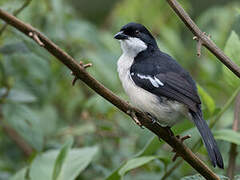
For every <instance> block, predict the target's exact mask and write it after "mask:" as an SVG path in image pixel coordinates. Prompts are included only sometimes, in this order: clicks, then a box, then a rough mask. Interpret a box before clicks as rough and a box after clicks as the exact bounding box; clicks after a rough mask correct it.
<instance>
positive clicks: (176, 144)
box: [0, 9, 219, 180]
mask: <svg viewBox="0 0 240 180" xmlns="http://www.w3.org/2000/svg"><path fill="white" fill-rule="evenodd" d="M0 18H1V19H2V20H4V21H5V22H6V23H8V24H10V25H12V26H13V27H15V28H16V29H18V30H19V31H21V32H22V33H24V34H26V35H27V36H28V34H29V32H34V33H36V34H37V36H38V38H39V39H40V41H41V42H42V43H43V44H44V47H43V48H45V49H46V50H47V51H48V52H49V53H51V54H52V55H53V56H55V57H56V58H57V60H59V61H61V62H62V63H63V64H65V65H66V66H67V67H68V68H69V69H70V70H71V71H72V72H73V73H74V75H76V76H77V77H78V78H79V79H81V80H82V81H83V82H84V83H86V84H87V85H88V86H89V87H90V88H92V89H93V90H94V91H95V92H96V93H98V94H99V95H101V96H102V97H103V98H105V99H106V100H108V101H109V102H111V103H112V104H113V105H115V106H116V107H117V108H118V109H120V110H121V111H123V112H124V113H126V114H127V112H129V110H132V111H135V112H136V116H137V117H138V120H139V121H140V122H141V124H142V125H144V126H145V127H146V128H148V129H149V130H150V131H152V132H153V133H154V134H156V135H157V136H158V137H159V138H161V139H163V140H164V141H166V142H167V143H168V144H169V145H170V146H171V147H172V148H173V149H175V150H176V152H177V153H178V154H179V155H180V156H181V157H182V158H183V159H184V160H185V161H186V162H188V163H189V164H190V165H191V166H192V167H193V168H194V169H195V170H196V171H198V172H199V173H200V174H201V175H202V176H204V177H205V178H206V179H209V180H216V179H219V177H218V176H217V175H215V174H214V172H213V171H212V170H211V169H209V168H208V167H207V165H205V164H204V163H203V162H202V161H201V160H200V159H199V158H198V157H197V156H196V155H195V154H194V153H193V152H192V151H191V150H190V149H189V148H187V147H186V146H185V145H184V144H183V143H182V142H181V141H180V140H179V139H178V138H176V137H175V136H171V135H169V130H168V129H166V128H163V127H161V126H160V125H159V124H158V123H152V121H151V119H149V117H148V116H147V115H146V114H144V113H142V112H141V111H139V110H138V109H136V108H134V107H132V106H130V105H129V104H128V103H127V102H125V101H123V100H122V99H120V98H119V97H117V96H116V95H114V94H113V92H111V91H110V90H109V89H107V88H105V87H104V86H103V85H102V84H101V83H99V82H98V81H97V80H95V79H94V78H93V77H92V76H91V75H89V74H88V73H87V72H86V70H85V68H84V67H82V66H81V65H79V64H78V63H77V61H76V60H74V59H73V58H72V57H71V56H69V55H68V54H67V53H66V52H64V51H63V50H62V49H60V48H59V47H58V46H57V45H56V44H54V43H53V42H52V41H50V40H49V39H48V38H47V37H45V36H44V35H43V34H41V33H40V32H38V31H37V30H36V29H34V28H33V27H32V26H30V25H27V24H25V23H24V22H22V21H20V20H19V19H17V18H16V17H14V16H12V15H10V14H8V13H7V12H5V11H3V10H1V9H0ZM28 37H29V36H28ZM128 115H129V114H128Z"/></svg>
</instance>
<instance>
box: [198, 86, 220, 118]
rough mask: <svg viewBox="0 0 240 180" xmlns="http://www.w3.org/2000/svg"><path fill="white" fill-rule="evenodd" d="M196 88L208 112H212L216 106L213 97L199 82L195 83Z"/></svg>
mask: <svg viewBox="0 0 240 180" xmlns="http://www.w3.org/2000/svg"><path fill="white" fill-rule="evenodd" d="M197 88H198V92H199V94H200V96H201V98H202V100H203V103H204V104H205V105H206V106H207V109H208V110H209V112H210V113H211V114H213V113H214V111H215V108H216V105H215V102H214V100H213V98H212V97H211V96H210V95H209V94H208V93H207V92H206V91H205V90H204V89H203V88H202V87H201V86H200V85H199V84H198V85H197Z"/></svg>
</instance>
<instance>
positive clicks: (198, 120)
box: [190, 109, 224, 169]
mask: <svg viewBox="0 0 240 180" xmlns="http://www.w3.org/2000/svg"><path fill="white" fill-rule="evenodd" d="M190 113H191V115H192V117H193V121H194V124H195V125H196V126H197V128H198V131H199V132H200V134H201V136H202V139H203V142H204V144H205V146H206V149H207V152H208V155H209V157H210V159H211V162H212V164H213V166H214V167H216V165H217V166H218V167H220V168H222V169H223V168H224V164H223V159H222V155H221V153H220V151H219V149H218V146H217V143H216V141H215V139H214V137H213V135H212V133H211V131H210V129H209V127H208V125H207V122H206V121H205V120H204V119H203V117H202V112H201V110H200V109H199V111H198V112H193V111H190Z"/></svg>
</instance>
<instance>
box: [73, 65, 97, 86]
mask: <svg viewBox="0 0 240 180" xmlns="http://www.w3.org/2000/svg"><path fill="white" fill-rule="evenodd" d="M79 65H80V66H82V67H83V68H85V69H87V68H89V67H91V66H92V63H87V64H83V62H82V61H80V62H79ZM71 75H73V76H74V78H73V80H72V86H74V85H75V83H76V81H77V80H78V77H77V76H76V75H75V74H74V72H71Z"/></svg>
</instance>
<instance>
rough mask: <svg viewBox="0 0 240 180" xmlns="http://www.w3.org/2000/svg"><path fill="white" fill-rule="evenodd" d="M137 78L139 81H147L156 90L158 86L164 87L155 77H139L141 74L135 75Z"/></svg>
mask: <svg viewBox="0 0 240 180" xmlns="http://www.w3.org/2000/svg"><path fill="white" fill-rule="evenodd" d="M137 76H138V77H140V78H141V79H148V80H149V81H150V82H151V84H152V85H153V86H154V87H156V88H158V87H159V85H160V86H163V85H164V84H163V83H162V82H161V81H160V80H159V79H158V78H156V77H155V76H154V77H153V78H152V77H151V76H149V75H147V76H144V75H141V74H137Z"/></svg>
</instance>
